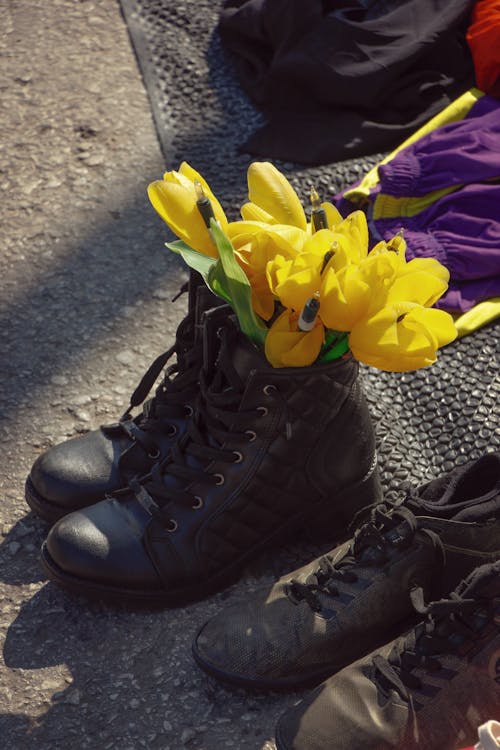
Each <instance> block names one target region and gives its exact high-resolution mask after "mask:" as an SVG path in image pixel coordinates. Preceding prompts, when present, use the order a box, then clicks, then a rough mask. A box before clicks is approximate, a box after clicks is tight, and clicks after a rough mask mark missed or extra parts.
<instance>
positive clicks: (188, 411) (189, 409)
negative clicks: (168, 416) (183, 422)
mask: <svg viewBox="0 0 500 750" xmlns="http://www.w3.org/2000/svg"><path fill="white" fill-rule="evenodd" d="M184 409H185V410H186V417H192V416H193V414H194V409H193V407H192V406H191V404H184Z"/></svg>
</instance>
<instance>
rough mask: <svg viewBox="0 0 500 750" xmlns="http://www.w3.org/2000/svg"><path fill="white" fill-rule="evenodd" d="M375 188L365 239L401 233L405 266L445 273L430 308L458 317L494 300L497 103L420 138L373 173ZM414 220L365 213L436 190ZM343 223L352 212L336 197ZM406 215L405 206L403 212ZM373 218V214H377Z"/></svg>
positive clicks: (499, 258)
mask: <svg viewBox="0 0 500 750" xmlns="http://www.w3.org/2000/svg"><path fill="white" fill-rule="evenodd" d="M378 174H379V183H378V185H377V186H376V187H375V188H374V189H373V191H372V192H371V195H370V199H369V202H368V204H366V205H363V206H361V208H363V210H365V211H366V212H367V214H368V216H369V217H371V218H369V227H370V232H371V234H372V239H374V240H378V239H380V238H383V239H389V238H390V237H392V236H393V235H394V234H395V233H396V232H397V231H398V230H399V229H401V227H403V229H404V235H405V240H406V243H407V247H408V250H407V258H408V259H411V258H414V257H433V258H437V260H439V261H440V262H441V263H443V265H445V266H446V267H447V268H448V270H449V271H450V287H449V290H448V291H447V293H446V294H445V295H444V296H443V297H442V298H441V300H440V301H439V303H438V305H437V306H438V307H441V308H444V309H447V310H451V311H457V312H459V311H460V312H466V311H467V310H469V309H470V308H471V307H473V306H474V305H475V304H477V303H478V302H480V301H481V300H484V299H488V298H490V297H495V296H499V295H500V102H499V101H498V100H496V99H493V98H492V97H489V96H484V97H482V98H481V99H479V100H478V101H477V102H476V104H474V106H473V107H472V108H471V110H470V112H469V113H468V115H467V117H465V118H464V119H463V120H460V121H458V122H454V123H451V124H449V125H444V126H443V127H441V128H438V129H437V130H435V131H433V132H431V133H429V134H428V135H426V136H424V137H423V138H420V139H419V140H418V141H416V142H415V143H413V144H411V145H410V146H408V147H407V148H405V149H403V150H402V151H400V152H399V153H398V154H396V155H395V157H394V158H393V159H392V160H391V161H390V162H388V163H387V164H381V165H380V166H379V168H378ZM450 187H452V188H454V190H453V192H451V193H449V194H448V195H446V196H444V197H441V198H438V199H436V200H435V202H434V203H432V204H431V205H430V206H428V207H427V208H426V209H425V210H423V211H421V212H420V213H418V214H417V215H415V216H411V217H407V216H401V217H395V218H391V219H385V218H384V219H379V218H377V217H376V215H375V216H374V214H375V213H376V210H374V208H373V204H374V202H375V199H376V198H377V197H378V199H379V203H377V206H378V207H380V206H383V200H384V196H385V195H387V196H390V197H396V198H408V203H409V204H411V199H412V198H419V197H422V196H425V195H427V194H429V193H432V192H433V191H436V190H441V189H443V188H450ZM336 204H337V207H338V208H339V210H340V211H341V213H342V214H343V215H345V214H346V213H348V212H349V211H352V210H353V209H354V208H358V206H354V205H353V204H352V203H350V202H349V201H346V200H345V199H344V198H343V197H342V196H340V195H339V196H337V198H336ZM407 207H408V206H407ZM379 210H380V208H379Z"/></svg>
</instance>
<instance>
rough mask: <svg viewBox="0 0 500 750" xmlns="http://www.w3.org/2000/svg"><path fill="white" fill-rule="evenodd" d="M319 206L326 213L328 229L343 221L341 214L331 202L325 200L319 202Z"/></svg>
mask: <svg viewBox="0 0 500 750" xmlns="http://www.w3.org/2000/svg"><path fill="white" fill-rule="evenodd" d="M321 208H322V209H323V210H324V212H325V213H326V220H327V222H328V227H329V229H334V228H335V227H336V226H337V224H340V223H341V222H342V221H343V219H342V214H341V213H340V211H339V210H338V209H337V208H336V207H335V206H334V205H333V203H328V202H327V201H325V203H322V204H321Z"/></svg>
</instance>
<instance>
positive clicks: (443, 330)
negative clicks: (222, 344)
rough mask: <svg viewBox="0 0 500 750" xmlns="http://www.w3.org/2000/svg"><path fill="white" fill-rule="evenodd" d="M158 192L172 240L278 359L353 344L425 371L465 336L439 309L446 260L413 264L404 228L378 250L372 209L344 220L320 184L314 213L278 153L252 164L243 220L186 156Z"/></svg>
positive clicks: (372, 355) (153, 194)
mask: <svg viewBox="0 0 500 750" xmlns="http://www.w3.org/2000/svg"><path fill="white" fill-rule="evenodd" d="M148 193H149V197H150V200H151V202H152V204H153V206H154V208H155V209H156V210H157V211H158V213H159V214H160V216H161V217H162V218H163V219H164V220H165V221H166V223H167V224H168V225H169V227H170V228H171V229H172V231H173V232H174V234H176V235H177V237H179V240H178V241H177V242H172V243H167V247H168V248H170V249H171V250H173V251H174V252H176V253H178V254H180V255H181V256H182V258H183V259H184V261H185V262H186V263H187V264H188V265H189V266H190V267H191V268H194V269H195V270H196V271H198V272H200V273H201V275H202V276H203V278H204V279H205V282H206V284H207V285H208V286H209V287H210V289H211V290H212V291H213V292H214V293H215V294H217V295H219V296H220V297H222V298H224V299H225V300H226V301H227V302H229V303H230V304H231V306H232V307H233V309H234V311H235V313H236V315H237V317H238V320H239V324H240V327H241V330H242V331H243V333H245V334H246V335H247V336H248V337H249V338H250V339H251V340H252V341H253V342H254V343H255V344H256V345H257V346H260V347H262V348H263V349H264V351H265V354H266V357H267V359H268V360H269V362H270V363H271V364H272V365H273V366H274V367H301V366H304V367H305V366H309V365H312V364H313V363H314V362H325V361H329V360H332V359H336V358H338V357H341V356H342V355H343V354H345V353H346V352H347V351H348V350H349V349H350V350H351V352H352V354H353V355H354V356H355V357H356V358H357V359H358V360H359V361H360V362H364V363H366V364H368V365H372V366H374V367H378V368H379V369H382V370H390V371H395V372H403V371H407V370H416V369H419V368H421V367H426V366H427V365H430V364H432V363H433V362H435V361H436V353H437V350H438V349H439V347H441V346H444V345H445V344H448V343H449V342H451V341H453V339H454V338H455V337H456V335H457V333H456V329H455V326H454V324H453V320H452V318H451V316H450V315H449V314H448V313H446V312H444V311H442V310H437V309H434V308H432V305H433V304H434V303H435V302H436V301H437V300H438V299H439V297H441V295H442V294H443V293H444V292H445V291H446V289H447V286H448V280H449V273H448V271H447V269H446V268H445V267H444V266H443V265H441V264H440V263H439V262H438V261H437V260H434V259H433V258H415V259H413V260H411V261H409V262H407V261H406V258H405V249H406V245H405V241H404V238H403V236H402V233H400V234H398V235H396V236H395V237H393V238H392V239H391V240H390V241H388V242H383V241H382V242H379V243H378V244H376V245H375V246H374V247H373V248H372V249H371V250H369V249H368V243H369V237H368V227H367V223H366V218H365V215H364V213H363V212H362V211H354V212H353V213H351V214H350V215H349V216H347V218H345V219H343V218H342V216H341V215H340V213H339V212H338V211H337V209H336V208H335V206H334V205H333V204H332V203H328V202H324V203H321V202H320V199H319V196H318V195H317V193H316V191H315V190H314V189H311V196H310V197H311V204H312V210H311V216H310V220H309V221H308V219H307V217H306V214H305V212H304V209H303V207H302V204H301V202H300V199H299V197H298V195H297V193H296V192H295V190H294V189H293V187H292V186H291V185H290V183H289V182H288V180H287V179H286V178H285V177H284V175H282V174H281V173H280V172H279V171H278V170H277V169H276V167H274V166H273V165H272V164H270V163H268V162H255V163H253V164H251V165H250V167H249V169H248V198H249V201H248V202H247V203H245V204H244V205H243V206H242V208H241V216H242V219H241V220H240V221H233V222H229V221H228V220H227V218H226V215H225V213H224V211H223V209H222V207H221V205H220V203H219V201H218V200H217V198H216V197H215V196H214V194H213V193H212V191H211V190H210V187H209V185H208V184H207V182H206V181H205V180H204V179H203V177H202V176H201V175H200V174H198V173H197V172H196V171H195V170H194V169H193V168H192V167H190V166H189V165H188V164H187V163H186V162H184V163H183V164H181V166H180V168H179V171H178V172H176V171H172V172H167V173H166V174H165V175H164V177H163V180H157V181H156V182H153V183H152V184H151V185H150V186H149V188H148Z"/></svg>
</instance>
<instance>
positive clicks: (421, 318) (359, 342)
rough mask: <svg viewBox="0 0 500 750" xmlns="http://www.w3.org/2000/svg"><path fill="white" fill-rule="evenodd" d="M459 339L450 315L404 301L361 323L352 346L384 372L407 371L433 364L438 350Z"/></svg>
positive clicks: (360, 357) (355, 329)
mask: <svg viewBox="0 0 500 750" xmlns="http://www.w3.org/2000/svg"><path fill="white" fill-rule="evenodd" d="M456 336H457V331H456V328H455V325H454V323H453V319H452V317H451V315H449V314H448V313H446V312H444V311H442V310H434V309H429V308H426V307H422V306H421V305H417V304H414V303H412V302H401V303H397V304H390V305H387V306H386V307H384V308H382V309H381V310H379V311H378V312H377V313H376V314H375V315H373V316H372V317H370V318H366V319H363V320H361V321H359V322H358V323H357V324H356V325H355V326H354V327H353V329H352V330H351V332H350V334H349V346H350V348H351V351H352V353H353V354H354V356H355V357H356V359H358V360H359V361H360V362H364V363H365V364H367V365H371V366H372V367H378V368H379V369H380V370H388V371H390V372H406V371H409V370H418V369H420V368H421V367H427V366H428V365H431V364H433V362H435V361H436V358H437V350H438V349H439V348H440V347H441V346H445V345H446V344H449V343H450V342H451V341H453V340H454V339H455V338H456Z"/></svg>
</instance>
